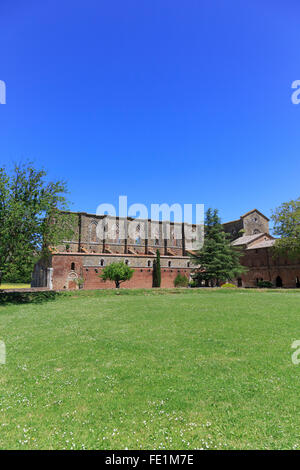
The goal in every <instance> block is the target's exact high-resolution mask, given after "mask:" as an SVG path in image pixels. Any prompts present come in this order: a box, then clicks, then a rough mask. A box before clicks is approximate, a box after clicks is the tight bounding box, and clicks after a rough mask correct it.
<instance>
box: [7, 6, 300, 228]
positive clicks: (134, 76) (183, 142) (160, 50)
mask: <svg viewBox="0 0 300 470" xmlns="http://www.w3.org/2000/svg"><path fill="white" fill-rule="evenodd" d="M299 16H300V5H299V1H298V0H285V1H282V0H251V1H248V2H245V1H241V0H238V1H237V0H227V1H224V0H206V1H201V0H197V1H196V0H194V1H192V0H185V1H184V2H183V1H182V0H180V1H179V0H126V1H124V0H112V1H102V0H85V1H84V2H82V1H76V0H72V1H69V0H64V1H55V0H52V1H40V0H27V1H26V2H24V1H23V0H13V1H12V0H2V1H1V16H0V44H1V62H0V79H1V80H4V81H5V82H6V86H7V104H6V105H0V157H1V163H3V162H4V163H8V162H10V161H20V160H25V159H30V160H33V161H34V162H35V163H36V165H37V166H43V167H45V168H46V169H47V170H48V171H49V175H50V177H51V178H63V179H66V180H67V181H68V185H69V189H70V192H71V194H70V199H71V200H72V202H73V205H72V209H73V210H83V211H87V212H95V210H96V207H97V205H98V204H100V203H102V202H110V203H116V201H117V197H118V195H122V194H125V195H128V202H129V203H134V202H143V203H146V204H150V203H152V202H153V203H163V202H166V203H169V204H171V203H174V202H179V203H182V204H183V203H204V204H206V205H207V206H212V207H217V208H219V209H220V215H221V216H222V219H223V220H224V221H226V220H231V219H235V218H237V217H239V216H240V215H241V214H242V213H244V212H246V211H248V210H250V209H252V208H254V207H257V208H258V209H260V210H261V211H263V212H264V213H266V214H267V215H270V209H272V208H274V207H276V206H277V205H279V204H280V203H281V202H283V201H285V200H289V199H292V198H296V197H298V196H299V192H300V191H299V173H300V158H299V156H300V105H298V106H296V105H293V104H292V103H291V93H292V90H291V83H292V82H293V81H294V80H297V79H300V57H299V56H300V48H299V44H300V28H299Z"/></svg>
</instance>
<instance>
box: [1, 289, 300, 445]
mask: <svg viewBox="0 0 300 470" xmlns="http://www.w3.org/2000/svg"><path fill="white" fill-rule="evenodd" d="M175 292H176V293H175ZM116 294H118V295H116ZM160 294H162V295H160ZM0 339H2V340H3V341H5V344H6V350H7V360H6V364H5V365H0V390H1V398H0V448H1V449H15V448H21V449H29V448H30V449H32V448H33V449H34V448H39V449H45V448H47V449H48V448H50V449H63V448H66V449H124V448H129V449H139V448H143V449H145V448H146V449H195V448H205V449H206V448H209V449H214V448H217V449H232V448H234V449H253V448H259V449H285V448H287V449H291V448H299V446H300V415H299V408H300V407H299V405H300V392H299V391H300V365H299V366H296V365H293V364H292V361H291V354H292V352H293V350H292V349H291V343H292V341H293V340H295V339H300V292H297V291H294V292H287V291H281V292H279V291H275V290H274V291H265V292H264V291H262V292H258V291H249V290H235V291H226V292H224V290H222V289H218V290H209V289H207V290H205V289H200V290H195V291H194V290H191V289H186V290H180V289H178V290H177V291H175V290H173V291H171V292H169V293H166V292H162V293H161V292H160V291H154V292H153V291H131V292H130V291H125V290H124V291H121V292H116V291H102V292H101V291H98V292H96V291H94V292H85V291H80V292H78V293H71V294H69V295H66V296H63V297H62V298H59V299H57V300H55V301H52V302H48V303H43V304H34V305H32V304H24V305H7V306H1V307H0Z"/></svg>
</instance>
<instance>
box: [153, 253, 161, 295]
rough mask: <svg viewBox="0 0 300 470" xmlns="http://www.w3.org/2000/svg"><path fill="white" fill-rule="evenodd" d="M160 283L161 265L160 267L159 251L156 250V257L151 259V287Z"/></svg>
mask: <svg viewBox="0 0 300 470" xmlns="http://www.w3.org/2000/svg"><path fill="white" fill-rule="evenodd" d="M160 285H161V267H160V252H159V250H156V259H155V260H154V261H153V281H152V286H153V287H160Z"/></svg>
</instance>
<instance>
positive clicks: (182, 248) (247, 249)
mask: <svg viewBox="0 0 300 470" xmlns="http://www.w3.org/2000/svg"><path fill="white" fill-rule="evenodd" d="M75 217H76V230H75V233H74V237H73V239H72V240H65V241H64V242H63V244H62V245H60V246H58V247H56V248H55V249H54V250H53V253H52V256H51V259H50V261H49V264H48V265H47V266H46V265H45V264H44V263H41V262H39V263H37V265H36V266H35V269H34V274H33V280H32V286H33V287H44V286H48V287H49V288H53V289H77V288H78V286H79V283H78V281H79V279H82V280H83V287H84V288H85V289H103V288H109V287H114V283H110V282H104V281H102V280H101V278H100V277H99V276H100V274H101V272H102V270H103V268H104V267H105V266H106V265H107V264H109V263H112V262H115V261H124V262H125V263H126V264H128V265H129V266H130V267H132V268H133V269H134V274H133V277H132V279H131V280H130V281H126V282H125V283H123V284H122V286H123V287H128V288H143V287H145V288H151V287H152V277H153V261H154V259H155V255H156V250H159V251H160V254H161V287H173V286H174V280H175V278H176V276H177V275H178V274H182V275H184V276H187V278H190V275H191V272H192V271H193V269H194V266H193V265H192V264H191V262H190V258H189V250H188V249H187V244H188V239H187V235H186V234H188V236H189V237H190V236H192V237H193V233H194V232H195V231H196V230H197V227H196V226H194V225H189V224H178V223H162V222H151V221H149V220H136V221H134V222H135V224H136V225H135V226H134V229H133V230H131V231H128V230H127V229H128V221H130V222H132V219H121V218H117V220H114V219H113V220H112V218H110V217H109V216H96V215H94V214H87V213H83V212H80V213H75ZM99 223H100V224H102V225H103V227H105V234H106V236H105V237H103V238H100V239H99V237H98V233H99V232H98V231H97V226H98V224H99ZM149 223H152V224H154V225H153V226H152V229H153V227H154V229H153V230H152V232H151V236H148V237H147V234H148V235H150V232H149ZM223 225H224V229H225V231H226V232H227V233H229V234H230V237H231V239H232V244H233V245H235V246H238V247H240V248H241V249H242V250H243V257H242V258H241V262H242V264H243V265H244V266H246V267H247V268H248V271H247V273H246V274H245V275H243V276H241V278H240V279H236V281H235V282H236V284H237V285H239V286H241V287H255V286H257V282H258V281H259V280H268V281H271V282H272V283H273V285H274V286H276V285H277V286H278V287H281V286H282V287H291V288H293V287H299V286H300V260H299V261H291V260H289V259H275V258H274V257H273V255H272V246H273V244H274V242H275V239H274V238H273V237H272V236H271V235H270V234H269V219H268V218H267V217H265V216H264V215H263V214H262V213H261V212H259V211H258V210H257V209H254V210H252V211H250V212H247V213H246V214H244V215H242V216H241V217H240V218H239V219H238V220H234V221H231V222H227V223H225V224H223Z"/></svg>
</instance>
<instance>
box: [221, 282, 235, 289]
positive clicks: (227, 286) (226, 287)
mask: <svg viewBox="0 0 300 470" xmlns="http://www.w3.org/2000/svg"><path fill="white" fill-rule="evenodd" d="M221 287H222V288H223V289H236V288H237V287H236V285H235V284H231V283H230V282H226V283H225V284H222V285H221Z"/></svg>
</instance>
